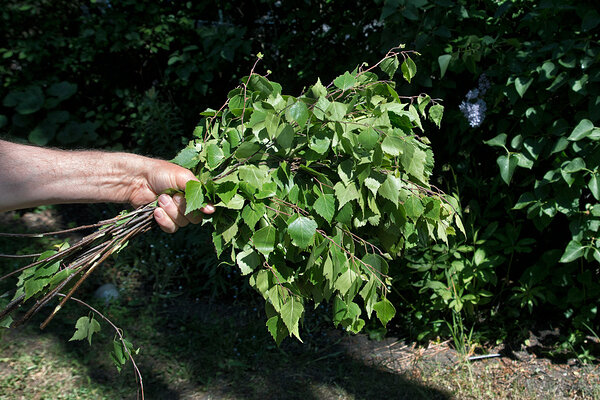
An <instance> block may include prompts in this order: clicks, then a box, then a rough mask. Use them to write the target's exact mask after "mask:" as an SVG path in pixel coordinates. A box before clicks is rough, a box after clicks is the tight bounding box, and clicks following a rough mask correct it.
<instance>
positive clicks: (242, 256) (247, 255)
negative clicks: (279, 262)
mask: <svg viewBox="0 0 600 400" xmlns="http://www.w3.org/2000/svg"><path fill="white" fill-rule="evenodd" d="M235 259H236V261H237V265H238V267H239V269H240V271H241V272H242V275H248V274H250V273H252V272H253V271H254V270H255V269H256V267H258V266H259V265H260V256H259V255H258V253H256V251H254V250H253V249H246V250H243V251H240V252H239V253H238V254H237V256H236V257H235Z"/></svg>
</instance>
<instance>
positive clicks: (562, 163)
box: [381, 0, 600, 332]
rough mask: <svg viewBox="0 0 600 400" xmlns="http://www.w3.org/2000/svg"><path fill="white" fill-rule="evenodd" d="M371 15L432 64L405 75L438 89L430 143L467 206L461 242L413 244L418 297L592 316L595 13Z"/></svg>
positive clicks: (556, 9)
mask: <svg viewBox="0 0 600 400" xmlns="http://www.w3.org/2000/svg"><path fill="white" fill-rule="evenodd" d="M434 5H435V6H434ZM381 16H382V18H383V19H384V21H385V27H384V30H385V32H387V33H385V34H384V36H386V35H387V36H389V37H400V39H401V40H404V41H407V42H408V43H411V41H412V44H413V46H414V47H415V48H416V49H417V50H418V51H420V52H421V53H422V55H423V56H422V57H421V58H420V59H419V60H418V62H421V63H422V65H425V66H424V68H426V69H430V70H431V71H435V74H432V75H431V76H425V75H421V76H420V77H417V79H416V80H417V82H419V83H420V84H421V85H422V86H424V87H431V88H432V89H431V93H432V94H433V95H434V96H437V97H441V98H443V99H444V100H445V105H446V109H447V113H446V118H445V123H444V126H443V127H442V132H441V133H440V135H439V136H437V137H433V138H432V140H433V145H434V148H436V149H438V151H437V152H436V153H437V154H438V160H440V159H441V160H442V162H441V163H439V164H438V165H444V164H445V165H444V167H443V168H444V169H445V170H446V171H447V172H448V175H446V176H448V177H449V178H451V179H452V180H454V181H455V182H456V189H457V190H458V192H459V193H460V198H461V200H462V201H463V202H465V204H464V205H465V208H466V211H468V213H467V214H466V215H465V221H466V223H467V231H468V232H470V234H469V240H468V242H467V243H464V244H461V243H457V244H456V245H454V246H453V247H450V249H449V250H443V249H437V251H435V249H434V251H433V256H432V255H431V254H432V253H431V252H429V253H426V254H423V253H420V254H415V255H414V256H413V257H412V260H416V263H415V264H413V263H409V264H408V266H411V265H412V268H413V274H412V275H413V277H412V278H410V279H408V281H409V282H414V284H417V287H422V288H424V289H422V290H421V291H420V292H421V293H430V294H431V300H433V305H429V304H421V307H423V309H424V310H431V309H432V308H434V309H438V310H441V309H443V307H444V306H446V307H453V308H454V309H455V310H456V306H457V304H458V303H457V299H459V298H460V299H462V300H461V302H460V303H462V304H465V305H469V304H470V306H469V307H471V306H475V307H476V308H477V307H478V308H479V309H480V310H486V307H481V306H484V305H485V304H487V303H488V302H489V301H490V300H493V301H492V303H491V305H493V306H494V307H495V306H497V305H498V304H500V303H501V302H502V303H504V304H505V305H506V301H508V302H509V303H508V305H509V307H508V308H506V307H505V308H504V315H505V316H508V315H510V316H511V317H512V318H515V317H517V321H518V320H519V316H520V315H522V314H523V313H522V311H521V309H522V308H523V307H525V309H527V310H528V311H529V312H532V311H533V310H534V308H536V307H538V306H540V305H543V304H546V305H551V306H552V307H556V308H559V309H560V310H562V317H561V318H559V319H561V320H562V321H567V322H569V323H571V322H572V323H574V327H575V328H577V329H581V331H580V332H582V331H587V329H584V328H583V326H584V325H583V324H587V325H589V326H592V325H594V324H596V325H595V326H597V322H594V321H597V319H596V316H597V307H596V306H595V300H594V299H596V298H597V296H598V294H599V293H600V284H599V282H598V271H599V269H598V262H600V242H598V239H597V236H598V229H599V227H600V205H598V200H599V199H600V190H599V186H598V178H599V177H598V173H599V171H598V165H599V161H600V160H599V158H598V157H599V155H600V153H599V147H598V143H599V142H598V139H600V129H599V128H597V127H596V126H595V125H597V124H598V119H599V118H600V114H599V112H598V109H599V108H598V106H597V105H598V103H599V102H600V97H598V96H597V93H598V89H599V87H598V82H599V80H600V73H599V72H600V70H599V65H598V56H599V54H600V46H599V45H598V36H599V29H598V25H599V24H600V16H599V15H598V12H597V10H596V7H595V5H594V4H593V2H574V1H551V0H549V1H541V2H531V1H505V2H501V3H499V2H494V1H482V2H466V1H464V2H463V1H458V2H449V1H442V0H439V1H410V2H409V1H407V2H403V1H386V2H385V5H384V6H383V10H382V15H381ZM469 82H471V83H470V84H469ZM482 82H483V86H484V88H483V89H484V90H482V87H481V86H482ZM475 104H478V105H480V106H481V107H475V106H474V105H475ZM525 218H527V220H525ZM427 254H429V255H427ZM436 254H437V255H436ZM467 254H470V256H469V258H471V257H472V259H470V260H466V261H465V255H467ZM440 259H441V260H442V262H441V263H438V262H437V261H436V260H440ZM412 260H411V261H412ZM436 265H437V268H436ZM482 265H483V266H484V267H485V268H484V269H485V270H486V271H487V272H486V273H484V272H483V271H481V268H480V266H482ZM474 266H476V267H477V268H474ZM415 268H416V270H415ZM432 268H433V269H434V272H430V270H431V269H432ZM436 269H437V272H435V270H436ZM457 271H458V273H457ZM414 274H416V275H417V276H419V277H420V278H421V279H422V281H421V280H419V279H418V278H416V277H415V276H414ZM440 274H441V275H440ZM444 274H447V275H448V276H452V277H453V278H452V280H448V279H444ZM463 276H464V278H463ZM403 278H406V274H401V275H400V276H399V279H398V280H399V281H402V280H403ZM436 282H439V283H436ZM453 283H454V284H457V294H455V295H452V296H451V295H450V293H448V292H449V289H448V288H449V287H451V286H452V284H453ZM406 286H410V285H404V286H403V288H404V287H406ZM442 286H443V287H442ZM477 287H479V288H480V289H476V290H473V288H477ZM461 293H462V294H461ZM490 293H494V296H493V297H492V296H490ZM439 298H441V299H442V300H441V301H442V303H443V306H436V304H437V303H438V302H439V301H440V300H438V299H439ZM542 309H543V308H542ZM488 310H490V311H486V312H493V308H491V309H490V308H488ZM552 314H553V315H554V316H556V315H557V313H556V312H552ZM433 318H434V320H435V317H433ZM523 318H526V317H524V316H523Z"/></svg>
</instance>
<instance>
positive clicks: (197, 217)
mask: <svg viewBox="0 0 600 400" xmlns="http://www.w3.org/2000/svg"><path fill="white" fill-rule="evenodd" d="M143 165H144V167H143V168H142V169H141V171H142V173H141V175H140V177H139V179H137V182H135V183H134V184H133V186H132V187H133V188H134V189H133V190H132V191H131V194H130V196H129V199H128V200H129V202H130V203H131V204H132V205H133V206H135V207H139V206H141V205H144V204H147V203H150V202H152V201H154V200H155V199H156V196H158V207H157V208H156V209H155V210H154V219H156V222H157V223H158V225H159V226H160V228H161V229H162V230H163V231H165V232H167V233H174V232H176V231H177V230H178V229H179V228H180V227H184V226H186V225H188V224H189V223H192V224H197V223H199V222H201V221H202V216H203V214H212V213H213V212H214V211H215V208H214V207H213V206H212V205H207V206H206V207H204V208H201V209H200V210H199V211H193V212H191V213H189V214H187V215H186V214H185V208H186V203H185V197H184V196H183V195H181V194H175V195H173V196H170V195H168V194H165V193H163V192H164V191H166V190H167V189H180V190H185V185H186V183H187V182H188V181H190V180H197V179H196V176H195V175H194V174H193V173H192V172H191V171H190V170H188V169H185V168H183V167H180V166H178V165H176V164H173V163H170V162H168V161H163V160H156V159H152V158H146V157H143Z"/></svg>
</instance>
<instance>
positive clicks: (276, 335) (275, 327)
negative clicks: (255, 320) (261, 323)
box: [267, 315, 290, 346]
mask: <svg viewBox="0 0 600 400" xmlns="http://www.w3.org/2000/svg"><path fill="white" fill-rule="evenodd" d="M267 329H268V330H269V333H270V334H271V336H273V339H274V340H275V343H276V344H277V346H279V345H280V344H281V342H282V341H283V339H285V338H286V337H287V336H289V334H290V333H289V331H288V329H287V328H286V326H285V323H284V322H283V320H282V319H281V317H280V316H279V315H274V316H272V317H271V318H269V319H268V320H267Z"/></svg>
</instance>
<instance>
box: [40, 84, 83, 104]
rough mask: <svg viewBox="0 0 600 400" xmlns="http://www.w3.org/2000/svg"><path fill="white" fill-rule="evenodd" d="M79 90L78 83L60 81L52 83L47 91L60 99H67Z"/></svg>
mask: <svg viewBox="0 0 600 400" xmlns="http://www.w3.org/2000/svg"><path fill="white" fill-rule="evenodd" d="M76 92H77V84H75V83H70V82H64V81H63V82H58V83H55V84H53V85H51V86H50V87H49V88H48V90H47V91H46V93H48V94H49V95H50V96H54V97H57V98H58V99H59V100H61V101H62V100H66V99H68V98H69V97H71V96H73V95H74V94H75V93H76Z"/></svg>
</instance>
